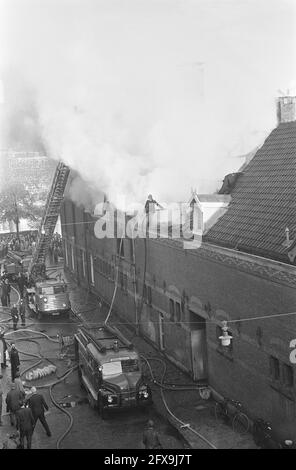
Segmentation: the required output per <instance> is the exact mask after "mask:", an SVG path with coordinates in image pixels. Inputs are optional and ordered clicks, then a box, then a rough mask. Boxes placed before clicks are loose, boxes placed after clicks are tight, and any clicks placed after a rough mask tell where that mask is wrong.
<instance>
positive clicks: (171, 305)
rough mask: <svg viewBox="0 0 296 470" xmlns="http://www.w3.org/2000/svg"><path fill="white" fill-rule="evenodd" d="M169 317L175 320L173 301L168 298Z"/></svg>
mask: <svg viewBox="0 0 296 470" xmlns="http://www.w3.org/2000/svg"><path fill="white" fill-rule="evenodd" d="M170 319H171V321H174V320H175V302H174V301H173V300H172V299H170Z"/></svg>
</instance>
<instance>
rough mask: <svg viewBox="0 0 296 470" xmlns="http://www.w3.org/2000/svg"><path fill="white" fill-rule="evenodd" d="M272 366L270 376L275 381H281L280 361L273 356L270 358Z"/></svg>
mask: <svg viewBox="0 0 296 470" xmlns="http://www.w3.org/2000/svg"><path fill="white" fill-rule="evenodd" d="M269 365H270V375H271V377H272V378H273V379H274V380H279V378H280V361H279V360H278V359H277V358H276V357H273V356H270V358H269Z"/></svg>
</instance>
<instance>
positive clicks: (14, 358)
mask: <svg viewBox="0 0 296 470" xmlns="http://www.w3.org/2000/svg"><path fill="white" fill-rule="evenodd" d="M10 365H11V380H12V382H14V379H15V376H16V373H17V372H19V366H20V358H19V354H18V350H17V349H16V347H15V344H14V343H12V344H11V349H10Z"/></svg>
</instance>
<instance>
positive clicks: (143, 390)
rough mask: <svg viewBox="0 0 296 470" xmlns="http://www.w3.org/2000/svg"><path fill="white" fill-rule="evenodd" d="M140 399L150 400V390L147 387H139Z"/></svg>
mask: <svg viewBox="0 0 296 470" xmlns="http://www.w3.org/2000/svg"><path fill="white" fill-rule="evenodd" d="M139 397H140V398H148V397H149V390H148V387H147V385H141V386H140V387H139Z"/></svg>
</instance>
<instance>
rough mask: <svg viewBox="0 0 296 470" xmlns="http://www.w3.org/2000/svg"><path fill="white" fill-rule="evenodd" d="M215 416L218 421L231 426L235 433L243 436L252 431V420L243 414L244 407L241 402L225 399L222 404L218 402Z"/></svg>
mask: <svg viewBox="0 0 296 470" xmlns="http://www.w3.org/2000/svg"><path fill="white" fill-rule="evenodd" d="M231 409H232V411H231ZM215 416H216V419H217V421H220V420H223V421H224V422H225V423H226V424H230V425H231V426H232V429H233V430H234V431H235V432H239V433H241V434H243V433H246V432H248V430H249V429H250V420H249V418H248V416H247V415H246V413H244V412H243V406H242V404H241V402H239V401H236V400H231V399H230V398H226V397H225V398H224V399H223V401H222V402H217V403H216V405H215Z"/></svg>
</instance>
